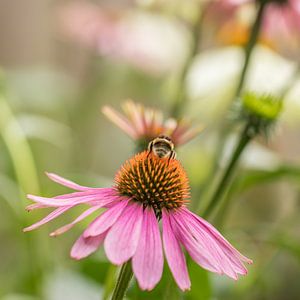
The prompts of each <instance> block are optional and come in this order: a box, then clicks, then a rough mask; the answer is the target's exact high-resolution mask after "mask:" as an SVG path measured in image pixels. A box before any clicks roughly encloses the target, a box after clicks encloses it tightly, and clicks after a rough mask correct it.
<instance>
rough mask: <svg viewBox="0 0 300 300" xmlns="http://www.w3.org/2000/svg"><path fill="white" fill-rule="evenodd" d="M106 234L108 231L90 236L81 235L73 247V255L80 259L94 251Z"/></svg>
mask: <svg viewBox="0 0 300 300" xmlns="http://www.w3.org/2000/svg"><path fill="white" fill-rule="evenodd" d="M105 236H106V232H104V233H102V234H100V235H98V236H95V237H89V238H84V237H83V235H81V236H80V237H79V238H78V240H77V241H76V242H75V244H74V245H73V247H72V250H71V257H72V258H74V259H77V260H79V259H82V258H84V257H87V256H89V255H90V254H92V253H94V252H95V251H96V250H97V249H98V248H99V247H100V245H101V244H102V243H103V241H104V238H105Z"/></svg>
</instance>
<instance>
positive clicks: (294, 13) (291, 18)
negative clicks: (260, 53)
mask: <svg viewBox="0 0 300 300" xmlns="http://www.w3.org/2000/svg"><path fill="white" fill-rule="evenodd" d="M255 2H256V3H259V2H264V3H266V8H265V13H264V17H263V23H262V30H261V37H260V40H259V42H263V44H264V45H269V46H271V47H272V48H273V49H275V50H277V51H278V52H280V53H281V54H284V55H286V56H287V57H289V58H293V59H296V60H299V55H298V53H299V46H300V34H299V32H300V2H299V0H219V1H217V4H215V5H214V6H218V5H219V6H221V7H222V8H224V7H226V8H227V10H226V11H224V15H226V13H227V22H226V23H225V24H223V26H222V29H221V39H222V40H227V41H228V40H232V41H234V40H235V39H236V38H238V40H239V41H244V42H246V40H247V37H248V32H247V31H248V30H247V29H246V28H243V27H244V26H245V24H243V23H242V22H241V21H240V20H235V21H234V18H233V16H234V14H235V13H236V11H239V10H240V8H243V7H246V5H248V4H249V3H253V4H254V3H255ZM228 25H229V28H228V29H231V31H229V30H227V29H226V28H227V27H228ZM224 28H225V30H224ZM237 28H239V29H240V30H237ZM241 30H242V31H241ZM234 33H236V34H238V36H236V37H235V39H232V35H235V34H234ZM241 33H242V34H241ZM225 35H226V37H225Z"/></svg>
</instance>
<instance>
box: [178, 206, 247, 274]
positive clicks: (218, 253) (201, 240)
mask: <svg viewBox="0 0 300 300" xmlns="http://www.w3.org/2000/svg"><path fill="white" fill-rule="evenodd" d="M175 218H176V222H177V223H178V224H181V226H185V227H186V228H187V229H188V233H187V232H186V231H184V230H183V229H182V227H181V229H179V230H181V231H182V232H181V234H182V235H181V239H183V240H184V242H183V243H184V245H185V246H186V247H187V250H188V251H189V248H188V247H189V244H193V243H196V244H197V245H201V247H202V248H199V249H198V251H197V248H196V249H194V253H190V254H191V256H192V257H193V259H194V260H195V261H196V262H197V263H199V264H200V265H201V266H202V267H204V268H206V269H209V268H207V266H205V265H203V264H202V262H201V261H198V260H197V258H198V256H199V255H203V253H209V254H210V255H211V256H212V258H211V259H210V263H211V264H212V265H214V264H215V267H216V268H217V269H218V270H221V273H224V274H226V275H227V276H229V277H231V278H233V279H237V278H238V275H237V274H242V275H244V274H246V273H247V269H246V268H245V267H244V265H243V263H242V262H243V261H246V262H248V263H251V260H249V259H248V258H245V257H244V256H242V255H241V254H240V253H239V252H238V251H237V250H236V249H235V248H234V247H233V246H232V245H230V244H229V242H228V241H226V240H225V238H224V237H222V235H221V234H220V233H219V232H218V231H217V230H216V229H215V228H214V227H213V226H212V225H210V224H209V223H208V222H207V221H205V220H203V219H202V218H200V217H198V216H196V215H195V214H193V213H191V212H190V211H189V210H187V209H186V208H183V209H181V210H180V211H178V212H176V216H175V217H174V219H175ZM189 252H190V251H189ZM192 254H193V255H192ZM207 258H208V259H209V256H207ZM245 259H246V260H245ZM209 270H210V269H209ZM217 272H218V271H217ZM218 273H219V272H218Z"/></svg>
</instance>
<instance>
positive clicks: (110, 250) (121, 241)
mask: <svg viewBox="0 0 300 300" xmlns="http://www.w3.org/2000/svg"><path fill="white" fill-rule="evenodd" d="M142 221H143V206H142V205H140V204H137V203H130V204H129V205H128V206H127V208H126V210H125V211H124V213H123V214H122V215H121V216H120V217H119V219H118V220H117V222H116V223H115V224H114V225H113V226H112V227H111V229H110V230H109V231H108V234H107V237H106V239H105V241H104V249H105V253H106V255H107V257H108V258H109V260H110V261H111V262H112V263H114V264H116V265H120V264H123V263H124V262H126V261H127V260H129V259H130V258H131V257H132V256H133V255H134V253H135V251H136V248H137V245H138V241H139V238H140V234H141V227H142Z"/></svg>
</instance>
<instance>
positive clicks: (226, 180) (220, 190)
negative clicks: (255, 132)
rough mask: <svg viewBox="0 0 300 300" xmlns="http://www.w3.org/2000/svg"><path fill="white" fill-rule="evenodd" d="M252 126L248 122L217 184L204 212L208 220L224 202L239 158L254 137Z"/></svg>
mask: <svg viewBox="0 0 300 300" xmlns="http://www.w3.org/2000/svg"><path fill="white" fill-rule="evenodd" d="M251 127H252V124H251V122H247V123H246V125H245V127H244V130H243V131H242V133H241V135H240V138H239V141H238V143H237V145H236V148H235V150H234V152H233V154H232V156H231V158H230V160H229V162H228V165H227V166H226V168H225V170H224V173H223V174H222V176H221V179H220V181H219V183H218V184H217V187H216V190H215V191H214V193H213V195H212V197H211V199H210V201H209V202H208V206H207V207H206V209H205V210H204V212H203V214H202V216H203V217H204V218H207V217H208V216H209V215H210V214H211V213H212V211H213V210H214V208H215V207H216V206H217V204H218V203H219V202H220V201H221V200H222V197H223V196H224V194H225V192H226V190H227V188H228V186H229V184H230V180H231V178H232V176H233V173H234V170H235V168H236V166H237V163H238V161H239V158H240V156H241V154H242V152H243V150H244V149H245V148H246V146H247V145H248V143H249V142H250V140H251V138H252V135H251V134H250V132H251Z"/></svg>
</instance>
